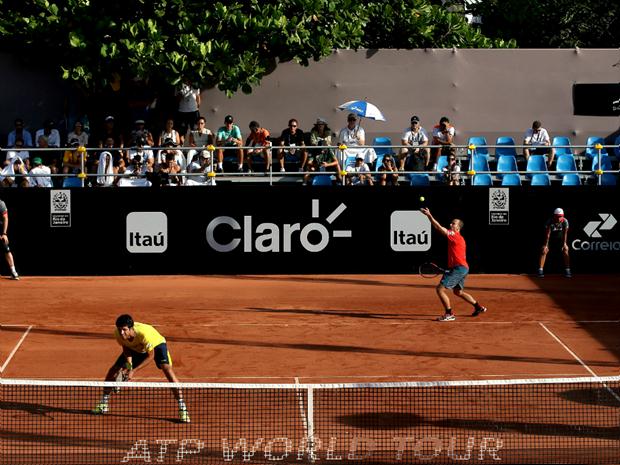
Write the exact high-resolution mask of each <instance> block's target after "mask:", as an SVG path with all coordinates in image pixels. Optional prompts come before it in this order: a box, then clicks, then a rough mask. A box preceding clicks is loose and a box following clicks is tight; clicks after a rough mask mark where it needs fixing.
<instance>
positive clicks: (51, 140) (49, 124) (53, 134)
mask: <svg viewBox="0 0 620 465" xmlns="http://www.w3.org/2000/svg"><path fill="white" fill-rule="evenodd" d="M41 136H45V137H47V146H48V147H54V148H59V147H60V133H59V132H58V129H56V128H55V127H54V121H53V120H51V119H48V120H46V121H45V124H44V125H43V127H42V128H41V129H39V130H37V132H36V133H35V134H34V140H35V142H36V143H37V147H38V146H39V137H41Z"/></svg>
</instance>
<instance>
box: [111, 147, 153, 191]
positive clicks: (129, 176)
mask: <svg viewBox="0 0 620 465" xmlns="http://www.w3.org/2000/svg"><path fill="white" fill-rule="evenodd" d="M112 157H113V158H114V154H112ZM114 169H115V172H117V173H119V174H122V175H123V176H116V178H115V180H114V182H115V184H116V185H117V186H119V187H133V186H151V181H149V180H148V179H147V176H148V177H152V173H153V168H152V165H151V166H148V165H147V164H146V163H145V159H144V158H143V156H142V155H134V157H133V158H132V159H131V160H129V161H128V162H127V164H126V165H119V166H118V167H116V166H115V167H114Z"/></svg>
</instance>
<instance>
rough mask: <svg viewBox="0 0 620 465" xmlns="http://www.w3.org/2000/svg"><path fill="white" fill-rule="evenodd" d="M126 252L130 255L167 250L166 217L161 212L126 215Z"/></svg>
mask: <svg viewBox="0 0 620 465" xmlns="http://www.w3.org/2000/svg"><path fill="white" fill-rule="evenodd" d="M126 240H127V244H126V246H127V250H128V251H129V252H130V253H163V252H165V251H166V249H168V217H167V216H166V214H165V213H163V212H132V213H130V214H128V215H127V237H126Z"/></svg>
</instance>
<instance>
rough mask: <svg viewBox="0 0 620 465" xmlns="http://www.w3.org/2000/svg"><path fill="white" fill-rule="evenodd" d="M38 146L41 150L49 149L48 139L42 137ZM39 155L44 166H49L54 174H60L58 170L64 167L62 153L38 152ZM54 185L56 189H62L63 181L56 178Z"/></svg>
mask: <svg viewBox="0 0 620 465" xmlns="http://www.w3.org/2000/svg"><path fill="white" fill-rule="evenodd" d="M37 144H38V145H39V148H40V149H46V148H48V145H47V137H45V136H40V137H39V139H38V140H37ZM37 155H38V157H39V158H41V160H42V161H43V166H49V169H50V171H51V172H52V174H57V173H58V170H59V168H60V166H61V165H62V159H61V155H62V153H61V152H60V151H59V150H45V151H41V152H37ZM52 184H54V187H62V179H60V177H54V178H52Z"/></svg>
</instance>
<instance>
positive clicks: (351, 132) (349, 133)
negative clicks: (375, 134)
mask: <svg viewBox="0 0 620 465" xmlns="http://www.w3.org/2000/svg"><path fill="white" fill-rule="evenodd" d="M362 139H363V140H366V131H364V128H363V127H361V126H355V127H354V128H353V129H349V126H346V127H344V128H342V129H341V130H340V133H338V142H339V143H341V144H344V145H346V146H353V145H360V140H362Z"/></svg>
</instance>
